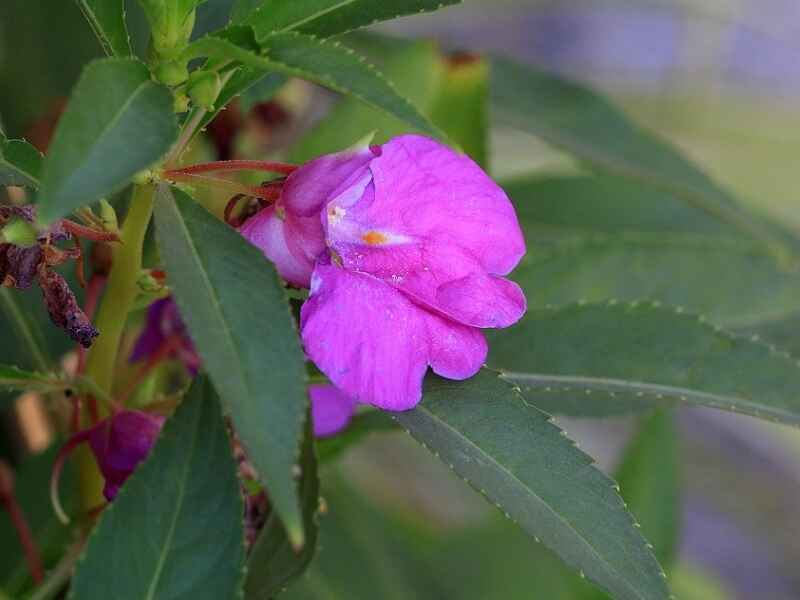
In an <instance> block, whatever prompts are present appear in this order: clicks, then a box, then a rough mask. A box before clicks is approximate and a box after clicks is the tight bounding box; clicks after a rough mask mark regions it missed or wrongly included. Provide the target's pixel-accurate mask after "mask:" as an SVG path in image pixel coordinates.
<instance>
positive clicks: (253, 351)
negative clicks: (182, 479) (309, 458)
mask: <svg viewBox="0 0 800 600" xmlns="http://www.w3.org/2000/svg"><path fill="white" fill-rule="evenodd" d="M155 218H156V238H157V240H158V246H159V249H160V252H161V257H162V259H163V261H164V264H165V266H166V268H167V272H168V273H169V274H170V278H169V283H170V285H171V286H172V288H173V290H174V293H175V298H176V300H177V302H178V306H179V307H180V310H181V315H182V316H183V318H184V320H185V321H186V324H187V325H188V327H189V331H190V333H191V336H192V340H193V341H194V343H195V344H196V346H197V349H198V352H199V353H200V356H201V357H202V359H203V363H204V365H205V368H206V369H208V372H209V373H210V375H211V377H212V379H213V380H214V383H215V385H216V386H217V388H218V389H219V392H220V396H222V398H223V400H224V401H225V406H226V408H227V410H228V411H230V413H231V417H232V419H233V424H234V426H235V427H236V432H237V433H238V435H239V437H240V439H241V441H242V444H243V445H244V447H245V449H246V450H247V454H248V457H249V458H250V461H251V462H252V463H253V465H254V466H255V468H256V470H257V471H258V473H259V475H260V477H261V479H262V481H263V482H264V484H265V485H266V487H267V489H268V490H269V493H270V503H271V505H272V506H274V507H275V509H276V510H277V512H278V515H279V516H280V517H281V519H282V520H283V523H284V525H285V526H286V527H287V528H288V530H289V538H290V540H291V542H292V544H293V545H294V546H296V547H297V546H300V545H301V544H302V541H303V527H302V521H301V515H300V507H299V506H298V500H297V495H296V492H295V490H296V487H297V486H296V484H295V480H294V477H293V476H292V471H293V468H294V466H295V463H296V461H297V457H298V456H297V455H298V451H297V448H298V443H299V440H300V437H301V434H302V431H303V422H304V420H305V419H304V416H305V411H306V406H307V405H308V400H307V396H306V373H305V367H304V357H303V353H302V351H301V350H300V344H299V341H298V334H297V328H296V326H295V323H294V320H293V318H292V316H291V314H290V311H289V305H288V303H287V301H286V298H285V294H284V291H283V289H282V288H281V284H280V283H279V281H278V277H277V274H276V273H275V269H274V267H273V266H272V265H271V264H270V263H269V262H267V260H266V259H265V258H264V255H263V254H262V253H261V252H260V251H259V250H258V249H257V248H256V247H255V246H251V245H250V244H249V243H248V242H247V241H246V240H245V239H244V238H243V237H241V236H240V235H239V234H238V233H237V232H236V231H235V230H233V229H231V228H230V227H228V226H227V225H226V224H224V223H222V222H221V221H219V220H217V219H216V218H214V217H213V216H212V215H211V214H210V213H209V212H207V211H206V210H205V209H204V208H202V207H201V206H199V205H198V204H196V203H195V202H194V201H193V200H192V199H191V198H190V197H189V196H187V195H186V194H185V193H183V192H181V191H179V190H171V189H170V188H168V187H166V186H161V187H160V188H159V192H158V199H157V202H156V208H155Z"/></svg>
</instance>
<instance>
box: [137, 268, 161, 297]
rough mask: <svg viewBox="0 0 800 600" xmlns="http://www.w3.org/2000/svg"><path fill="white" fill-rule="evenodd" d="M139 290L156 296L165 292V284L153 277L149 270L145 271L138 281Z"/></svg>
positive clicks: (140, 274)
mask: <svg viewBox="0 0 800 600" xmlns="http://www.w3.org/2000/svg"><path fill="white" fill-rule="evenodd" d="M136 285H137V287H138V288H139V290H140V291H141V292H143V293H146V294H156V293H160V292H163V291H164V284H163V283H162V282H161V281H159V280H158V279H156V278H155V277H153V275H152V274H151V272H150V270H149V269H143V270H142V271H141V273H139V277H138V278H137V279H136Z"/></svg>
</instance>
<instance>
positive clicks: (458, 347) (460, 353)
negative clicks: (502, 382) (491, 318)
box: [427, 314, 489, 380]
mask: <svg viewBox="0 0 800 600" xmlns="http://www.w3.org/2000/svg"><path fill="white" fill-rule="evenodd" d="M427 321H428V339H429V340H430V343H431V346H430V355H429V358H428V362H429V364H430V365H431V369H433V372H434V373H436V374H437V375H441V376H442V377H447V378H448V379H458V380H461V379H468V378H470V377H472V376H473V375H475V373H477V372H478V371H479V370H480V368H481V366H483V363H484V361H485V360H486V355H487V353H488V351H489V345H488V344H487V343H486V338H485V337H484V336H483V332H482V331H481V330H480V329H476V328H475V327H467V326H466V325H461V324H459V323H454V322H453V321H450V320H449V319H443V318H442V317H440V316H438V315H435V314H429V315H428V319H427Z"/></svg>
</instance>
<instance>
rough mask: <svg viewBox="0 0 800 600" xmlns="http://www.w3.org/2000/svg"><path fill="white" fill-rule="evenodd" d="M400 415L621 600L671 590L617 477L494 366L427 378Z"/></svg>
mask: <svg viewBox="0 0 800 600" xmlns="http://www.w3.org/2000/svg"><path fill="white" fill-rule="evenodd" d="M394 417H395V419H396V420H397V421H398V422H399V423H400V425H402V426H403V427H404V428H406V429H407V430H408V431H409V433H411V435H412V436H413V437H414V438H416V439H417V440H418V441H420V442H421V443H423V444H424V445H425V446H426V447H427V448H428V449H429V450H430V451H431V452H433V453H434V454H435V455H436V456H437V457H439V458H440V459H441V460H442V461H443V462H444V463H445V464H448V465H450V466H451V467H452V468H453V470H454V471H455V472H456V473H457V474H458V475H460V476H461V477H463V478H464V479H465V480H466V481H467V482H469V484H470V485H472V486H473V487H474V488H475V489H476V490H479V491H480V492H481V493H482V494H484V495H485V496H486V497H487V498H488V500H489V501H490V502H492V503H494V504H496V505H497V506H498V507H499V508H500V510H502V511H503V512H504V513H506V515H507V516H508V517H509V518H510V519H512V520H514V521H515V522H516V523H518V524H519V525H520V527H522V528H523V529H524V530H525V531H527V532H528V533H529V534H530V535H531V536H533V537H535V538H536V539H539V540H541V541H542V543H544V545H545V546H547V547H549V548H551V549H552V550H553V551H554V552H556V553H557V554H558V555H559V556H560V557H561V558H562V559H563V560H564V561H565V562H566V563H567V564H569V565H570V566H572V567H573V568H575V569H578V570H579V571H580V572H581V573H583V574H585V576H586V577H587V578H588V579H590V580H591V581H594V582H595V583H597V584H598V585H600V586H601V587H602V588H604V589H605V590H607V591H608V592H609V593H611V594H612V595H613V596H614V597H615V598H617V599H619V600H625V599H631V600H633V599H635V600H643V599H645V598H668V597H669V590H668V589H667V585H666V582H665V580H664V574H663V571H662V570H661V568H660V567H659V565H658V563H657V562H656V560H655V558H654V557H653V555H652V553H651V552H650V550H648V548H647V547H646V545H645V540H644V538H643V537H642V536H641V534H640V533H639V530H638V529H637V528H636V527H635V526H634V522H633V519H632V517H631V516H630V514H629V513H628V512H627V511H626V510H625V507H624V505H623V502H622V499H621V498H620V497H619V496H618V495H617V493H616V491H615V489H614V488H615V484H614V483H613V482H612V481H611V480H610V479H608V478H607V477H606V476H605V475H603V474H602V473H601V472H600V471H599V470H598V469H596V468H594V467H593V466H592V459H591V458H590V457H589V456H587V455H586V454H584V453H583V452H581V451H580V450H578V448H577V447H576V446H575V445H574V443H572V442H571V441H570V440H569V439H567V438H566V437H565V436H564V434H563V432H562V431H561V430H560V429H558V427H556V426H555V425H554V424H553V423H552V420H551V419H550V418H549V417H548V416H547V415H546V414H545V413H542V412H540V411H538V410H536V409H535V408H534V407H533V406H530V405H529V404H527V403H526V402H525V400H524V399H523V398H522V397H521V396H520V395H519V393H518V392H517V391H516V390H515V389H514V388H513V387H511V386H509V385H507V384H505V383H504V382H503V381H502V380H501V379H500V378H499V377H498V376H497V375H496V374H495V373H492V372H489V371H483V372H481V373H479V374H478V375H477V376H475V377H473V378H472V379H470V380H468V381H464V382H452V381H447V380H443V379H438V378H433V377H432V378H430V379H429V380H428V381H427V382H426V386H425V391H424V395H423V401H422V403H420V404H419V405H418V406H417V408H415V409H414V410H411V411H407V412H401V413H396V414H395V415H394Z"/></svg>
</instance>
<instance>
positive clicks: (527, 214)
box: [503, 176, 800, 327]
mask: <svg viewBox="0 0 800 600" xmlns="http://www.w3.org/2000/svg"><path fill="white" fill-rule="evenodd" d="M503 187H504V189H505V190H506V192H507V193H508V194H509V195H510V196H511V198H512V200H513V201H514V205H515V207H516V209H517V214H518V215H519V219H520V222H521V224H522V226H523V229H524V231H525V238H526V240H527V242H528V253H527V255H526V256H525V257H524V258H523V260H522V262H521V263H520V266H519V267H518V268H517V269H515V271H514V272H513V274H512V278H513V279H515V280H516V281H517V282H518V283H520V285H522V287H523V288H524V289H525V291H526V293H527V296H528V298H529V300H530V301H531V302H532V303H533V305H534V306H538V307H541V306H545V305H548V304H564V303H568V302H573V301H576V300H580V299H582V300H587V301H590V302H595V301H601V300H607V299H610V298H614V299H617V300H623V301H629V300H636V299H640V298H651V299H657V300H661V301H663V302H666V303H669V304H674V305H679V306H684V307H685V308H686V309H687V310H689V311H691V312H695V313H700V314H704V315H707V316H709V317H710V318H712V319H713V320H714V321H715V322H716V323H720V324H723V325H725V326H730V327H734V326H742V325H744V324H752V323H757V322H760V321H763V320H765V319H774V318H776V317H778V316H781V315H784V314H788V313H790V312H792V311H794V310H795V309H796V306H797V300H796V299H797V297H798V294H799V293H800V276H798V274H797V273H796V272H795V270H794V269H791V268H789V267H787V266H786V265H784V264H783V263H782V262H781V261H779V260H776V259H775V257H774V256H773V254H772V253H770V252H768V251H767V250H766V249H765V248H764V247H763V244H760V243H759V242H754V241H753V240H751V239H749V238H743V237H742V236H741V235H739V234H738V232H737V231H736V230H734V229H733V228H731V227H726V226H724V224H721V223H719V222H718V221H716V220H714V219H713V218H711V217H709V216H707V215H705V214H704V213H702V212H701V211H699V210H697V209H694V208H692V207H690V206H688V205H686V204H685V203H683V202H681V201H680V200H679V199H677V198H675V197H674V196H673V195H671V194H669V193H666V192H663V191H660V190H657V189H655V188H653V187H652V186H647V185H645V184H641V183H635V182H629V181H626V180H624V179H620V178H615V177H584V176H581V177H536V178H524V179H517V180H512V181H510V182H506V183H504V185H503ZM709 273H714V283H713V285H709V282H708V274H709ZM745 280H746V281H748V285H747V286H742V284H741V282H742V281H745Z"/></svg>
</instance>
